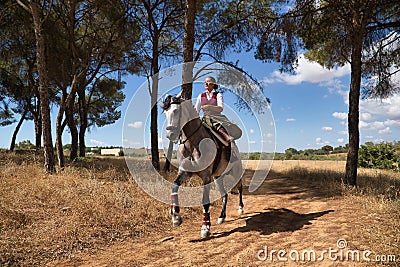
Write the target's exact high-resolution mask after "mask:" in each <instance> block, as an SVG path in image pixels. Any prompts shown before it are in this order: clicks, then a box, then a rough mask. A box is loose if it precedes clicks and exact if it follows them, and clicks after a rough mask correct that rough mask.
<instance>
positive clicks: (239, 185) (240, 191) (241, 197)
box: [237, 179, 244, 215]
mask: <svg viewBox="0 0 400 267" xmlns="http://www.w3.org/2000/svg"><path fill="white" fill-rule="evenodd" d="M237 189H238V191H239V209H238V214H239V215H242V214H243V212H244V204H243V184H242V179H240V180H239V183H238V185H237Z"/></svg>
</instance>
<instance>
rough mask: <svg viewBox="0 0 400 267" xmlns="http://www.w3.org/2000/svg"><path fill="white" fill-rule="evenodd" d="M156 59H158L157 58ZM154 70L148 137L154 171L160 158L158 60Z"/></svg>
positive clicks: (158, 165) (157, 168)
mask: <svg viewBox="0 0 400 267" xmlns="http://www.w3.org/2000/svg"><path fill="white" fill-rule="evenodd" d="M157 59H158V58H157ZM156 61H157V67H156V68H155V70H156V71H157V73H156V74H155V75H153V76H152V85H151V88H152V89H151V122H150V136H151V138H150V139H151V141H150V143H151V163H152V164H153V167H154V168H155V169H156V170H158V171H159V170H160V157H159V154H158V130H157V128H158V127H157V117H158V114H157V94H158V60H156Z"/></svg>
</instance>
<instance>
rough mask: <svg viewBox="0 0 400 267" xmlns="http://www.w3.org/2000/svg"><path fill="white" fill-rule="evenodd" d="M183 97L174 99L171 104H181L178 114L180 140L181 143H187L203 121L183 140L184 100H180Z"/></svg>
mask: <svg viewBox="0 0 400 267" xmlns="http://www.w3.org/2000/svg"><path fill="white" fill-rule="evenodd" d="M180 100H181V99H179V100H178V101H177V100H175V99H174V100H173V101H172V102H171V103H170V104H171V105H172V104H178V105H179V114H178V126H177V127H176V128H178V129H180V130H179V135H178V140H179V144H183V145H185V143H186V142H187V141H188V140H189V139H190V138H191V137H192V136H193V135H194V134H195V133H196V132H197V131H198V130H199V129H200V128H201V126H202V123H201V122H200V123H199V126H198V127H197V128H196V129H195V130H194V131H193V132H192V133H191V134H189V135H188V136H186V139H185V140H182V131H183V127H184V126H183V127H181V117H182V106H181V104H182V101H180Z"/></svg>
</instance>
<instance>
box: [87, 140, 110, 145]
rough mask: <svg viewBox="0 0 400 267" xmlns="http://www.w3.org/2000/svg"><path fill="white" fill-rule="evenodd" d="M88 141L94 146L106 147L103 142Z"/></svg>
mask: <svg viewBox="0 0 400 267" xmlns="http://www.w3.org/2000/svg"><path fill="white" fill-rule="evenodd" d="M89 141H90V143H91V144H92V145H95V146H105V145H106V143H105V142H102V141H98V140H96V139H90V140H89Z"/></svg>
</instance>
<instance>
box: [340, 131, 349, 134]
mask: <svg viewBox="0 0 400 267" xmlns="http://www.w3.org/2000/svg"><path fill="white" fill-rule="evenodd" d="M338 134H348V132H347V131H339V132H338Z"/></svg>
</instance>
